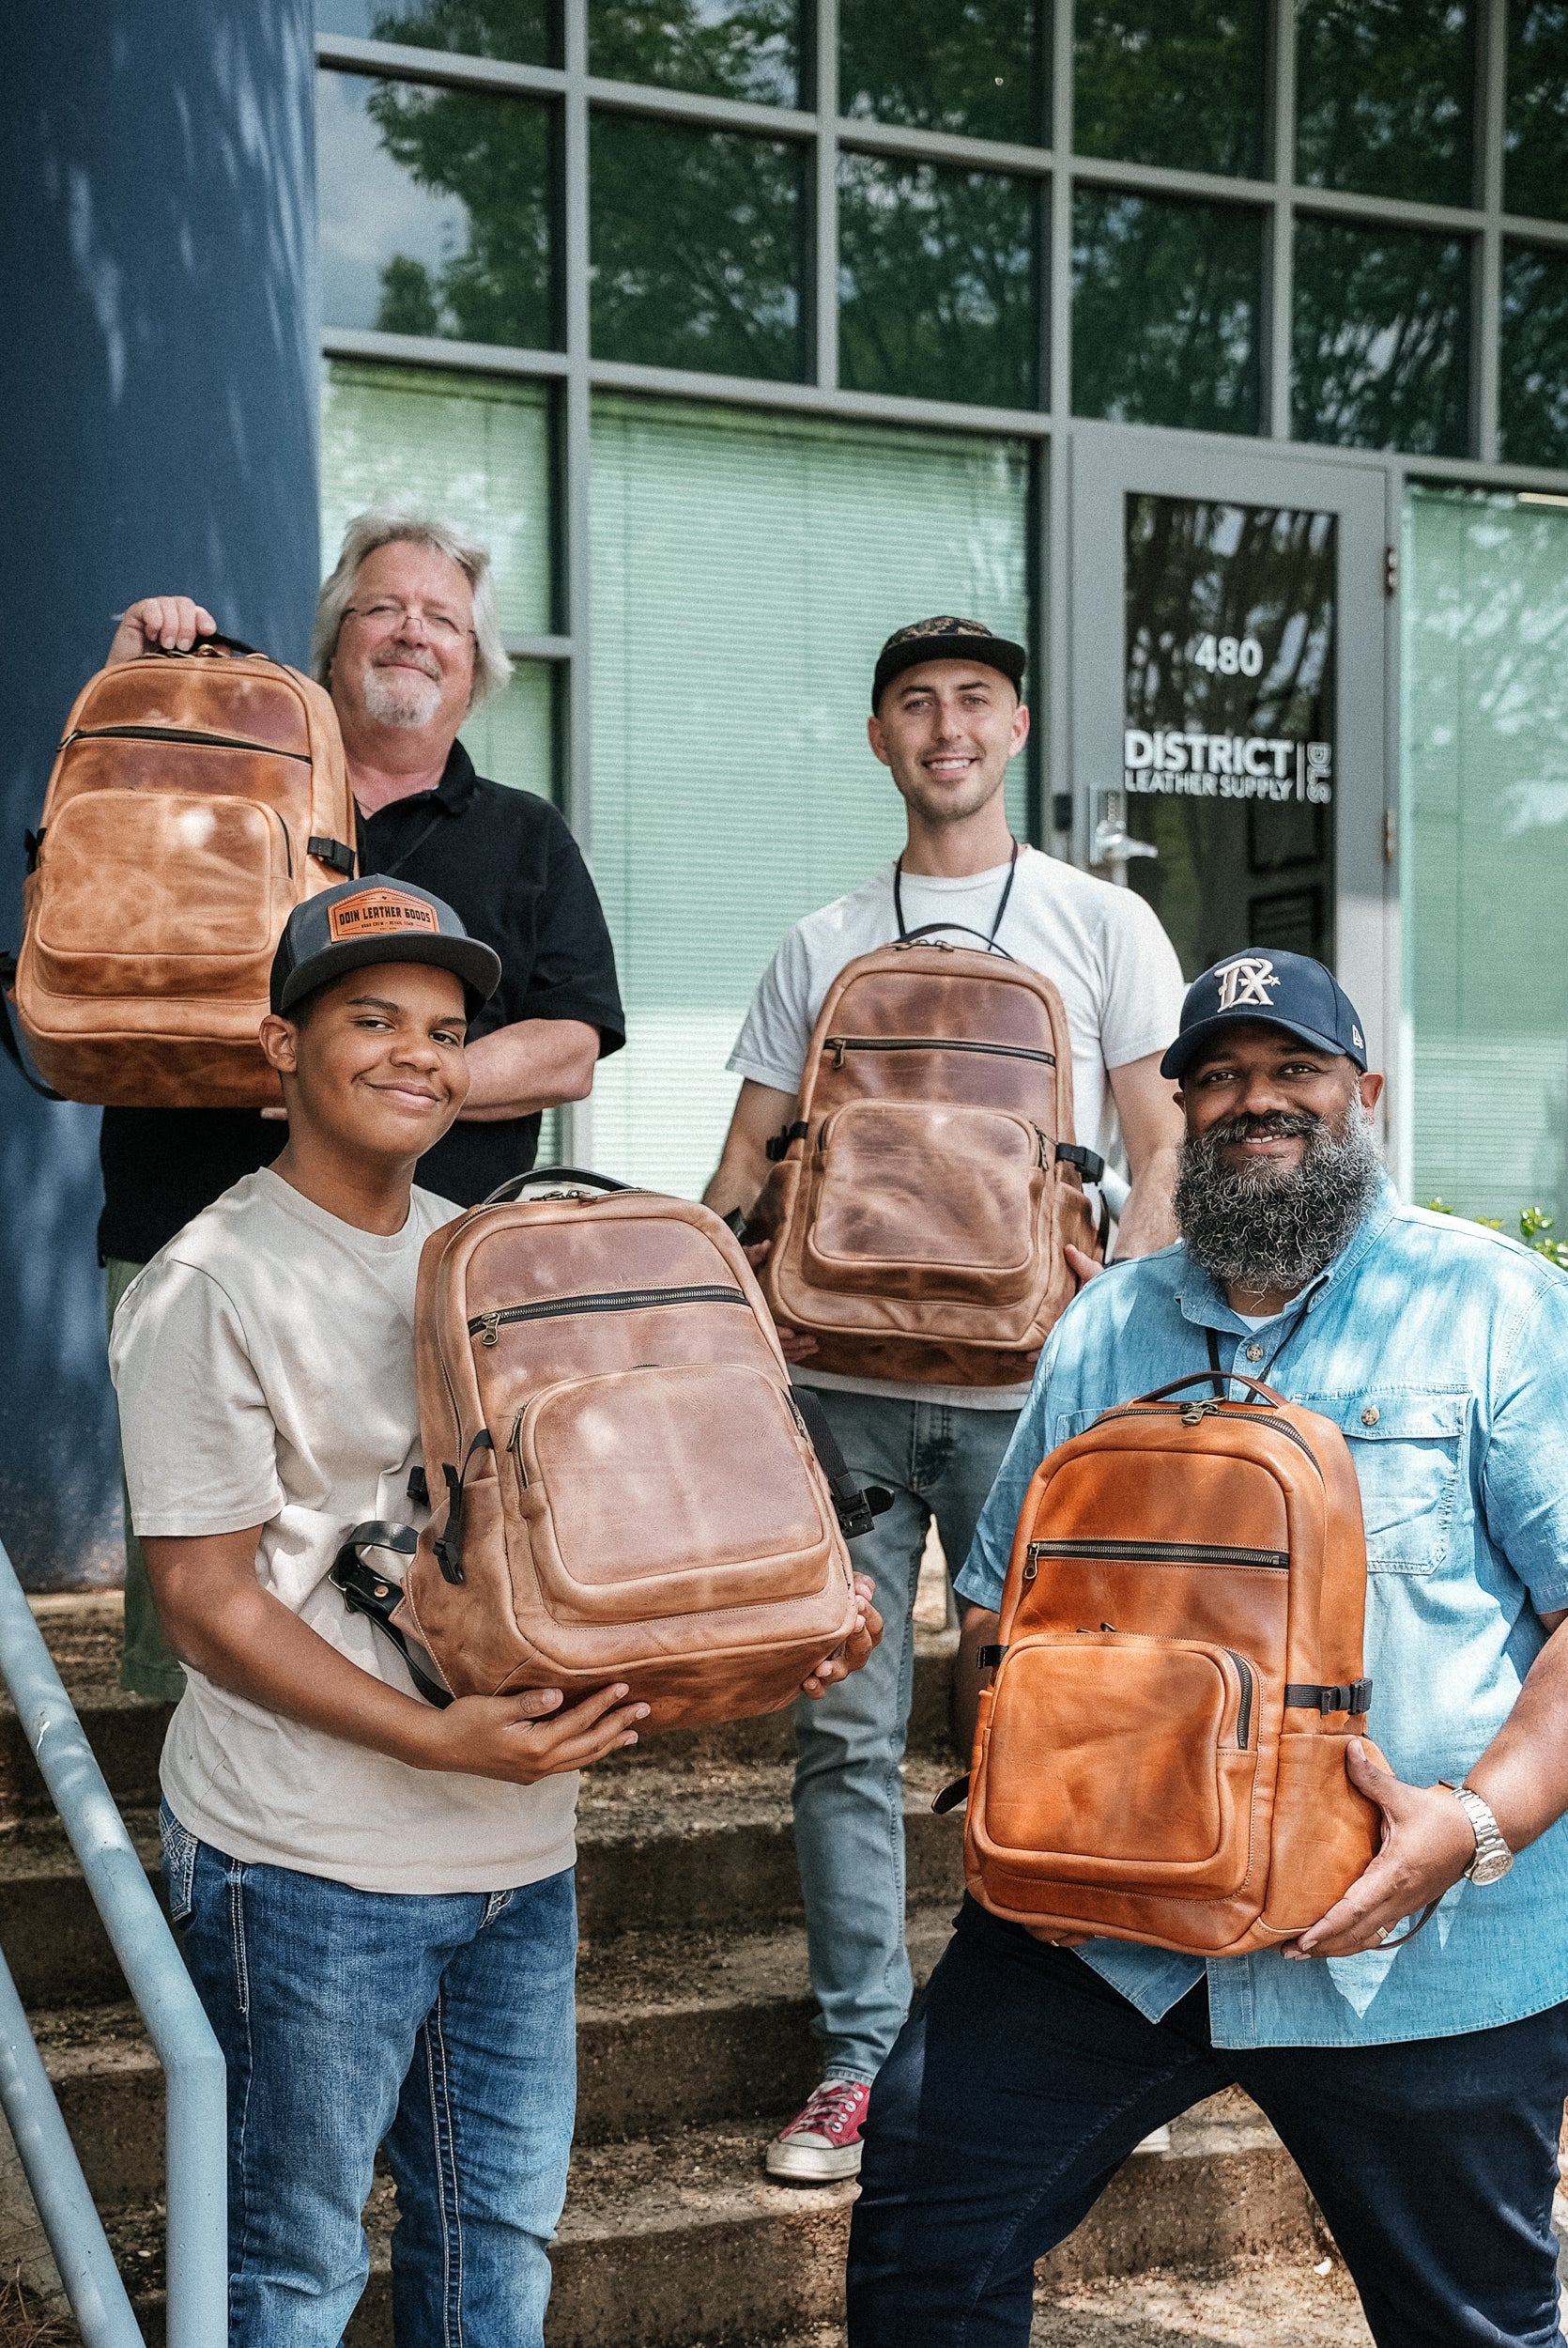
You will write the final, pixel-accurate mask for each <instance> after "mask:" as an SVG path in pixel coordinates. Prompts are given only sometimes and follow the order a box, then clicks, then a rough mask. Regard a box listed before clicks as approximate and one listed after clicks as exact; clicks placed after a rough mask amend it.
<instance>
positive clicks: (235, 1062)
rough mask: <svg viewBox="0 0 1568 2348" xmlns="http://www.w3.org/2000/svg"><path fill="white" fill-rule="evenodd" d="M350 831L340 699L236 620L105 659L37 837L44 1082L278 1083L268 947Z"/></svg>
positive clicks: (177, 1100)
mask: <svg viewBox="0 0 1568 2348" xmlns="http://www.w3.org/2000/svg"><path fill="white" fill-rule="evenodd" d="M354 838H355V814H354V802H353V798H352V796H351V795H350V792H349V788H348V776H347V770H346V765H345V764H344V756H343V744H342V742H341V740H340V738H339V735H338V727H337V718H336V716H335V714H334V712H333V709H332V704H331V701H330V700H329V699H328V697H327V695H326V694H325V693H324V692H323V691H322V689H321V687H319V686H318V685H315V684H313V683H312V681H311V679H310V678H309V677H307V676H301V675H300V672H299V671H298V670H295V669H288V668H284V666H283V664H282V663H281V662H280V661H276V660H270V659H269V658H268V657H267V656H266V655H265V654H264V653H256V652H252V651H250V650H249V649H248V647H246V646H245V645H242V644H234V643H231V642H230V641H229V640H228V639H227V638H224V637H210V638H205V639H202V640H200V641H198V642H197V643H196V645H195V646H194V648H193V650H192V652H190V653H176V654H164V655H160V656H151V655H149V656H146V657H143V658H142V659H139V660H128V661H124V662H121V663H119V664H117V665H116V666H115V667H114V668H112V669H103V670H100V672H99V673H98V675H97V676H95V677H93V678H92V679H91V680H90V681H89V682H88V684H87V685H86V686H85V687H84V688H83V691H82V693H81V695H80V696H79V698H78V700H77V703H76V706H75V708H74V709H73V710H72V711H71V713H70V720H69V724H68V726H67V728H66V733H65V737H64V739H63V741H62V742H61V744H60V748H59V751H58V754H57V755H56V757H55V761H54V772H53V773H52V774H51V776H50V779H49V790H48V794H47V796H46V797H45V799H44V803H43V819H42V822H41V823H40V825H39V827H38V836H37V838H36V839H34V840H30V842H29V856H30V869H29V872H28V875H27V879H26V882H25V884H24V888H23V925H24V926H23V942H22V951H21V954H20V955H19V957H18V960H17V965H16V972H15V978H16V1008H17V1012H18V1013H19V1016H20V1020H21V1026H22V1030H23V1037H24V1039H25V1041H26V1043H27V1046H28V1048H29V1050H30V1051H31V1053H32V1056H33V1058H34V1060H35V1061H36V1063H37V1065H38V1072H39V1074H41V1075H42V1076H43V1077H44V1079H45V1080H46V1083H47V1084H48V1085H50V1086H52V1087H53V1088H54V1090H55V1092H56V1093H57V1094H59V1095H60V1096H61V1097H63V1098H64V1099H66V1100H69V1101H87V1102H93V1103H97V1104H101V1105H103V1106H111V1105H113V1106H115V1107H140V1108H256V1107H265V1106H267V1105H269V1104H272V1103H275V1102H277V1101H279V1100H280V1099H281V1098H282V1095H281V1092H280V1090H279V1086H278V1079H277V1077H276V1075H275V1074H273V1072H272V1071H271V1070H270V1069H269V1067H268V1065H267V1063H266V1061H265V1060H264V1059H263V1058H262V1055H261V1046H260V1044H259V1043H258V1042H257V1040H256V1031H257V1029H258V1027H260V1025H261V1022H262V1020H263V1019H264V1018H265V1016H266V1014H267V1009H268V975H269V970H270V967H271V962H272V953H273V949H274V948H275V946H276V945H277V942H278V938H279V936H280V935H281V934H282V931H283V926H284V922H285V920H286V919H288V916H289V914H290V913H291V912H292V910H293V908H294V907H295V906H296V905H297V904H300V903H301V902H302V901H303V900H304V899H305V898H307V897H312V896H315V894H316V893H317V892H318V891H319V890H321V889H325V888H331V887H332V886H333V884H334V883H335V882H337V881H340V880H343V879H344V878H345V877H346V876H347V875H348V874H350V873H352V872H353V870H354V847H353V842H354ZM400 918H404V917H400ZM0 1041H7V1042H9V1041H11V1039H10V1030H9V1024H8V1023H7V1026H6V1029H5V1035H4V1037H3V1038H0ZM13 1053H14V1046H13ZM23 1073H25V1072H23Z"/></svg>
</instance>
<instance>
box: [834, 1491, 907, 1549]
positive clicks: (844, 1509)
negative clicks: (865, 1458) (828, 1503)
mask: <svg viewBox="0 0 1568 2348" xmlns="http://www.w3.org/2000/svg"><path fill="white" fill-rule="evenodd" d="M833 1505H834V1507H835V1508H836V1509H837V1510H838V1530H839V1532H840V1533H842V1535H843V1537H844V1538H845V1540H847V1541H858V1540H859V1539H860V1538H861V1537H862V1536H863V1535H865V1534H867V1533H869V1531H870V1530H871V1527H872V1525H873V1524H874V1523H875V1522H876V1520H877V1519H878V1517H881V1516H885V1515H886V1513H887V1511H888V1509H889V1508H891V1506H893V1495H892V1493H891V1492H890V1491H887V1490H886V1489H885V1487H884V1486H883V1485H881V1484H867V1485H866V1486H864V1487H863V1489H861V1490H860V1491H856V1492H855V1493H854V1494H853V1497H852V1498H850V1499H847V1500H846V1499H845V1498H843V1497H842V1496H841V1494H839V1493H838V1492H835V1493H834V1495H833Z"/></svg>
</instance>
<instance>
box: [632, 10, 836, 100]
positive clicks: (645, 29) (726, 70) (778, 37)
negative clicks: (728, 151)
mask: <svg viewBox="0 0 1568 2348" xmlns="http://www.w3.org/2000/svg"><path fill="white" fill-rule="evenodd" d="M588 70H589V71H590V72H591V73H600V74H603V75H604V76H605V77H606V79H607V80H608V81H612V82H656V83H663V84H665V85H668V86H669V87H670V88H672V89H691V90H701V91H702V92H704V93H705V95H706V96H708V97H710V98H748V99H750V100H752V102H753V103H754V104H758V105H769V104H772V105H776V106H793V105H796V104H798V103H799V91H800V8H799V0H588Z"/></svg>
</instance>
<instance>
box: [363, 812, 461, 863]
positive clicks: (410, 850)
mask: <svg viewBox="0 0 1568 2348" xmlns="http://www.w3.org/2000/svg"><path fill="white" fill-rule="evenodd" d="M399 804H400V802H399V801H398V800H396V799H389V800H388V802H387V805H388V806H389V807H396V806H398V805H399ZM382 812H383V810H382V809H380V808H377V811H376V813H377V815H379V814H381V813H382ZM355 814H356V816H357V818H358V824H359V830H358V839H359V848H360V870H361V873H362V872H363V871H364V861H365V853H364V850H365V829H366V826H368V825H369V824H371V823H373V822H374V820H375V818H374V817H373V816H369V815H366V814H364V813H363V812H362V811H361V810H360V809H359V807H358V806H356V808H355ZM445 814H446V810H445V808H444V807H438V808H437V810H436V812H435V814H434V815H432V816H431V818H430V820H429V822H428V823H427V824H426V825H425V826H423V829H422V830H420V831H416V832H415V834H414V836H413V838H412V840H410V841H409V842H408V845H407V847H406V848H405V849H404V851H403V853H402V855H401V856H397V857H393V858H392V862H391V863H390V864H380V865H377V868H376V869H377V872H378V873H382V874H384V875H385V877H386V878H387V879H388V880H391V879H392V875H393V873H401V872H402V870H403V868H404V866H405V865H406V864H407V861H408V858H409V857H411V856H417V855H418V853H419V851H420V849H421V848H423V845H424V843H425V842H426V841H427V840H428V839H429V837H430V835H431V833H432V832H433V831H434V830H436V828H437V827H438V825H439V824H440V823H441V821H442V819H443V817H444V816H445Z"/></svg>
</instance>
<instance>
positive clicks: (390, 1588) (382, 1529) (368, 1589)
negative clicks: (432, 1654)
mask: <svg viewBox="0 0 1568 2348" xmlns="http://www.w3.org/2000/svg"><path fill="white" fill-rule="evenodd" d="M418 1547H419V1535H418V1534H417V1533H416V1532H415V1531H414V1528H413V1526H412V1525H411V1524H387V1523H384V1522H382V1520H381V1519H380V1518H379V1517H374V1518H371V1519H370V1520H369V1521H368V1522H366V1523H364V1524H357V1525H355V1527H354V1530H353V1531H352V1532H351V1533H350V1534H349V1536H348V1537H347V1539H346V1541H345V1542H344V1544H343V1547H342V1548H341V1549H340V1550H339V1551H338V1553H337V1555H336V1557H334V1559H333V1560H332V1564H331V1570H330V1572H329V1573H328V1576H327V1579H328V1580H329V1581H330V1582H331V1583H332V1584H333V1585H334V1587H335V1588H337V1589H339V1590H341V1591H342V1593H343V1599H344V1603H345V1605H346V1607H347V1609H348V1611H349V1613H350V1614H363V1615H364V1616H365V1618H366V1620H367V1621H369V1622H372V1623H374V1624H375V1626H376V1628H377V1630H379V1631H382V1632H384V1633H385V1635H386V1637H387V1638H389V1639H390V1640H391V1641H392V1645H393V1646H394V1647H396V1649H397V1651H398V1653H399V1655H401V1656H402V1658H403V1661H405V1663H406V1664H407V1667H408V1676H409V1678H410V1679H411V1680H412V1681H413V1683H414V1686H415V1687H416V1688H417V1689H418V1691H419V1692H420V1694H421V1695H422V1696H423V1698H424V1700H425V1702H426V1704H433V1705H434V1706H435V1707H436V1708H437V1710H438V1711H441V1712H444V1711H445V1710H446V1707H447V1706H448V1705H449V1704H450V1703H451V1702H452V1700H453V1699H452V1691H451V1690H450V1689H449V1688H443V1687H442V1686H441V1684H440V1681H439V1680H438V1679H432V1677H431V1676H430V1674H429V1673H428V1672H427V1671H426V1670H425V1668H424V1665H423V1663H422V1662H421V1661H420V1660H419V1657H418V1656H417V1655H416V1654H415V1652H414V1645H413V1642H412V1640H410V1639H408V1638H407V1636H406V1635H405V1634H404V1632H403V1631H402V1630H400V1629H399V1628H398V1626H397V1624H396V1623H394V1622H393V1620H392V1614H393V1612H394V1611H395V1609H396V1606H397V1603H398V1600H399V1599H400V1598H401V1597H402V1595H403V1592H402V1590H401V1588H400V1586H399V1585H398V1583H395V1582H393V1581H392V1580H391V1579H390V1578H389V1577H388V1576H387V1575H385V1574H379V1573H377V1570H376V1568H375V1567H374V1566H367V1565H366V1564H365V1561H364V1559H363V1558H362V1557H361V1554H360V1552H361V1550H362V1549H390V1550H392V1552H394V1553H395V1554H396V1555H398V1556H400V1557H411V1556H412V1555H413V1553H414V1552H415V1550H416V1549H417V1548H418Z"/></svg>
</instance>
